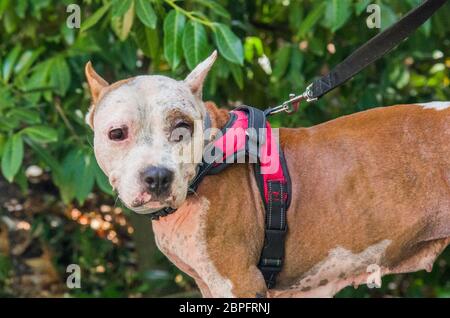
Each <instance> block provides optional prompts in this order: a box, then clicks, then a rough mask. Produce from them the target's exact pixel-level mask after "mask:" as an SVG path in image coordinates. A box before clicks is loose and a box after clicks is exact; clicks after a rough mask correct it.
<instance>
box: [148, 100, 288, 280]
mask: <svg viewBox="0 0 450 318" xmlns="http://www.w3.org/2000/svg"><path fill="white" fill-rule="evenodd" d="M276 137H278V135H277V134H276V133H275V132H274V131H273V130H272V128H271V127H270V124H269V122H268V121H267V120H266V115H265V113H264V112H263V111H261V110H259V109H256V108H253V107H249V106H241V107H239V108H237V109H235V110H233V111H231V112H230V119H229V121H228V123H227V124H226V125H225V127H224V128H223V129H222V130H221V134H220V136H219V137H218V138H216V139H215V140H214V141H212V142H211V143H209V144H208V145H207V146H206V147H205V150H204V153H203V162H202V163H201V164H199V170H198V172H197V175H196V176H195V178H194V180H193V181H192V182H191V184H190V186H189V190H190V192H194V191H195V190H196V189H197V187H198V185H199V184H200V182H201V181H202V180H203V178H204V177H205V176H207V175H211V174H217V173H219V172H221V171H222V170H224V169H225V168H226V167H228V165H230V164H233V163H244V162H250V163H253V166H254V173H255V178H256V181H257V184H258V188H259V191H260V193H261V198H262V200H263V202H264V207H265V211H266V222H265V241H264V247H263V249H262V251H261V257H260V261H259V264H258V267H259V269H260V270H261V272H262V274H263V275H264V279H265V281H266V284H267V287H268V288H272V287H273V286H274V285H275V282H276V281H275V279H276V275H277V274H278V273H279V272H280V271H281V268H282V266H283V259H284V245H285V244H284V242H285V236H286V232H287V224H286V223H287V222H286V211H287V209H288V207H289V204H290V200H291V193H292V192H291V181H290V178H289V173H288V170H287V166H286V160H285V158H284V155H283V151H282V150H281V148H280V147H279V143H278V139H277V138H276ZM173 212H175V209H171V208H165V209H163V210H160V211H157V212H155V213H152V214H151V217H152V219H158V218H159V217H161V216H165V215H167V214H170V213H173Z"/></svg>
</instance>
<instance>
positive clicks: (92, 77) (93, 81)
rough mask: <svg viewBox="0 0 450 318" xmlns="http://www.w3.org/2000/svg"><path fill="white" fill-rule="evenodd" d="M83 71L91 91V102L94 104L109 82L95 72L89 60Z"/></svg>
mask: <svg viewBox="0 0 450 318" xmlns="http://www.w3.org/2000/svg"><path fill="white" fill-rule="evenodd" d="M84 72H85V74H86V79H87V81H88V84H89V90H90V91H91V96H92V104H96V103H97V101H98V98H99V96H100V92H101V91H102V89H104V88H105V87H107V86H108V85H109V84H108V82H107V81H105V80H104V79H103V78H102V77H101V76H100V75H98V74H97V72H96V71H95V70H94V68H93V67H92V63H91V61H89V62H87V64H86V67H85V69H84Z"/></svg>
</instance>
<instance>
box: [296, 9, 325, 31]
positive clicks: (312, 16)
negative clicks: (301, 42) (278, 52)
mask: <svg viewBox="0 0 450 318" xmlns="http://www.w3.org/2000/svg"><path fill="white" fill-rule="evenodd" d="M325 4H326V3H325V2H321V3H320V4H318V5H317V6H316V7H315V8H314V9H312V11H311V12H310V13H309V14H308V15H307V16H306V18H305V20H303V21H302V23H301V24H300V27H299V28H298V32H297V37H298V38H300V39H301V38H304V37H305V35H306V34H307V33H308V32H309V31H310V30H311V29H312V28H313V26H314V25H315V24H316V23H317V22H318V21H319V19H320V18H321V17H322V15H323V11H324V8H325Z"/></svg>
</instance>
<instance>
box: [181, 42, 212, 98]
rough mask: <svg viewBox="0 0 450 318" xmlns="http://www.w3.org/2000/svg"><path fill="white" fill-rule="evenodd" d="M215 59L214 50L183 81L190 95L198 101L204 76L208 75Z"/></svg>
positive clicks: (200, 96)
mask: <svg viewBox="0 0 450 318" xmlns="http://www.w3.org/2000/svg"><path fill="white" fill-rule="evenodd" d="M216 58H217V51H216V50H214V52H212V54H211V55H210V56H209V57H208V58H206V59H205V60H204V61H203V62H201V63H200V64H199V65H197V66H196V67H195V68H194V69H193V70H192V72H191V73H190V74H189V75H188V76H187V77H186V79H185V80H184V81H185V83H186V84H187V85H188V86H189V88H190V89H191V91H192V94H194V95H195V96H197V97H198V98H200V99H201V98H202V88H203V82H204V81H205V78H206V75H208V72H209V70H210V69H211V67H212V66H213V64H214V62H215V60H216Z"/></svg>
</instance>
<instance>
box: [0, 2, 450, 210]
mask: <svg viewBox="0 0 450 318" xmlns="http://www.w3.org/2000/svg"><path fill="white" fill-rule="evenodd" d="M73 2H74V1H72V0H64V1H51V0H40V1H31V0H21V1H8V0H0V19H1V21H0V35H1V42H0V78H1V80H0V156H1V171H2V174H3V176H4V177H5V178H6V179H7V180H8V181H9V182H15V183H17V184H18V185H20V187H21V188H22V189H23V191H26V189H27V187H28V181H27V178H26V176H25V170H26V167H27V166H29V165H31V164H33V165H39V166H41V167H42V168H44V169H45V170H47V171H49V172H51V178H52V182H53V183H54V185H56V186H57V188H58V189H59V194H60V197H61V199H62V200H63V202H64V203H66V204H68V203H70V202H73V201H74V200H75V201H77V202H79V203H80V204H81V203H83V202H84V201H85V199H86V198H87V196H88V195H89V193H91V192H92V191H96V190H101V191H103V192H106V193H109V194H112V191H111V188H110V186H109V183H108V181H107V179H106V177H105V176H104V175H103V173H102V172H101V170H100V169H99V167H98V165H97V164H96V161H95V159H94V156H93V153H92V147H91V139H92V136H91V132H90V129H89V127H88V126H87V125H86V124H85V123H84V114H85V113H86V110H87V108H88V106H89V95H88V92H87V86H86V83H85V78H84V72H83V70H84V65H85V63H86V62H87V61H88V60H92V61H93V63H94V65H95V67H96V69H97V71H98V72H99V73H101V74H103V75H104V76H105V78H107V79H108V80H109V81H114V80H118V79H121V78H125V77H129V76H132V75H137V74H163V75H169V76H172V77H175V78H179V79H181V78H183V77H184V76H185V75H186V74H187V73H188V71H189V70H191V69H192V68H193V67H194V66H195V65H196V64H197V63H198V62H200V61H201V60H202V59H203V58H205V57H206V56H208V54H210V53H211V52H212V50H213V49H214V48H217V49H218V51H219V54H220V57H219V59H218V61H217V63H216V65H215V66H214V68H213V70H212V72H211V73H210V75H209V77H208V80H207V83H206V87H205V92H204V96H205V98H206V99H212V100H214V101H216V102H217V103H218V104H219V105H222V106H224V107H225V106H232V105H236V104H239V103H245V104H248V105H253V106H259V107H261V108H264V107H267V106H271V105H274V104H278V103H279V102H280V101H283V100H285V99H286V98H287V97H288V94H289V93H291V92H296V93H300V92H302V90H303V89H304V88H305V87H306V85H307V84H308V83H309V82H310V81H312V79H313V78H314V77H315V76H317V75H320V74H322V73H324V72H326V71H327V70H329V69H330V68H331V67H332V66H333V65H336V64H337V63H339V62H340V61H342V60H343V59H344V58H345V57H346V56H348V55H349V54H350V53H351V52H352V51H353V50H355V49H356V48H357V47H358V46H360V45H361V44H363V43H364V42H366V41H367V40H368V39H369V38H371V37H372V36H374V35H376V34H377V33H378V32H379V30H378V29H369V28H368V27H367V26H366V21H365V20H366V18H367V16H368V13H366V7H367V5H368V4H369V3H372V2H375V3H377V4H379V5H380V6H381V18H382V29H384V28H386V27H387V26H389V25H390V24H391V23H393V22H394V21H395V20H397V19H398V18H399V17H400V16H401V14H403V13H405V12H407V11H408V10H409V9H411V8H412V7H414V6H416V5H418V4H419V3H420V0H408V1H396V2H393V1H386V0H376V1H375V0H374V1H370V0H359V1H352V0H339V1H338V0H329V1H307V0H305V1H300V0H271V1H262V0H254V1H244V0H220V1H209V0H186V1H175V0H113V1H106V0H105V1H102V0H85V1H77V2H76V3H78V4H79V6H80V8H81V28H80V29H77V28H74V29H71V28H69V27H68V26H67V24H66V22H67V20H68V19H69V21H71V18H70V14H71V12H66V9H67V6H68V5H69V4H71V3H73ZM448 9H449V5H448V4H447V5H446V8H443V9H441V10H440V12H439V13H438V14H436V15H435V16H434V17H433V18H432V19H431V21H429V22H427V23H426V24H425V25H424V26H423V27H421V28H420V29H419V30H418V31H417V32H416V33H415V34H414V35H412V36H411V37H410V39H409V40H408V41H405V42H404V43H402V44H401V45H399V46H398V48H397V49H396V50H395V51H394V52H392V53H390V54H389V55H388V56H386V57H384V58H383V59H382V60H381V61H379V62H377V63H376V64H374V65H372V66H370V67H369V68H368V69H367V70H365V71H364V72H363V73H361V74H359V75H357V76H356V77H355V79H354V80H352V81H351V82H349V83H347V84H346V85H344V86H342V87H341V88H339V89H337V90H335V91H334V92H333V93H331V94H329V95H327V96H326V97H324V98H323V99H322V100H320V101H319V102H317V103H314V104H310V105H306V104H305V105H302V107H301V109H300V112H299V113H297V114H296V115H293V116H284V115H282V116H277V117H274V118H273V119H272V121H273V124H274V125H284V126H309V125H313V124H316V123H320V122H323V121H325V120H328V119H332V118H335V117H338V116H341V115H344V114H349V113H353V112H356V111H360V110H364V109H367V108H370V107H374V106H381V105H389V104H394V103H409V102H417V101H429V100H448V99H449V96H450V94H449V75H448V69H449V67H450V59H449V57H448V52H449V47H450V40H449V39H450V36H449V30H450V27H449V19H448V11H449V10H448ZM72 22H73V21H72Z"/></svg>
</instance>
